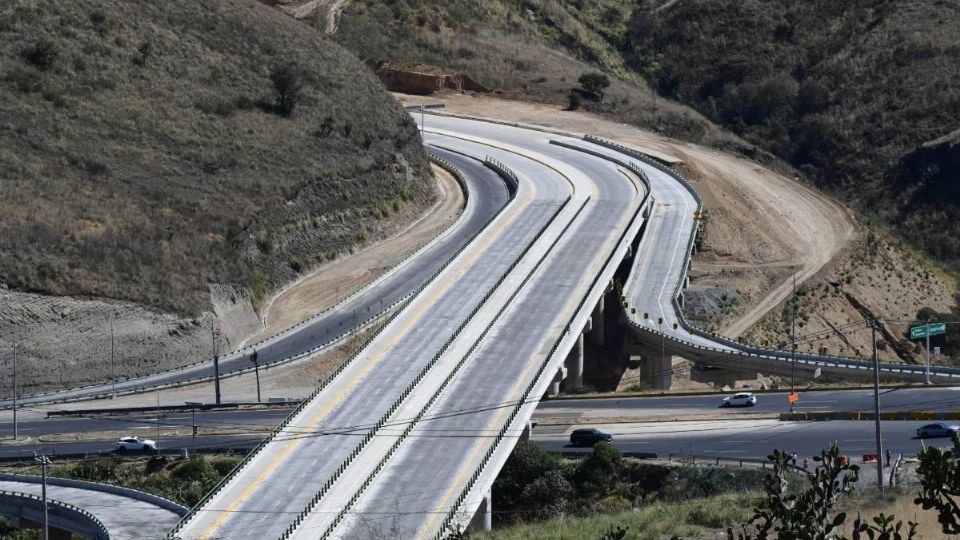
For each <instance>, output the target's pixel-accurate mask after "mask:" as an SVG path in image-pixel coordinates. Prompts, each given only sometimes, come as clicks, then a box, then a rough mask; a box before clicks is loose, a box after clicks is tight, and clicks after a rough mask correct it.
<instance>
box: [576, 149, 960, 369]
mask: <svg viewBox="0 0 960 540" xmlns="http://www.w3.org/2000/svg"><path fill="white" fill-rule="evenodd" d="M584 139H585V140H587V141H589V142H592V143H594V144H598V145H600V146H605V147H607V148H611V149H613V150H616V151H618V152H621V153H623V154H626V155H629V156H631V157H635V158H637V159H638V160H640V161H642V162H644V163H646V164H647V165H650V166H651V167H655V168H657V169H658V170H660V171H662V172H664V173H665V174H668V175H670V176H671V177H673V178H674V179H675V180H677V181H678V182H679V183H680V184H682V185H683V186H684V187H685V188H686V189H687V190H688V191H690V193H691V194H692V195H693V197H694V199H695V200H696V201H697V207H698V210H699V211H700V212H702V210H703V199H702V198H701V196H700V194H699V192H698V191H697V189H696V188H695V187H694V186H693V183H692V182H690V181H689V180H688V179H687V178H685V177H684V176H683V175H682V174H681V173H679V172H678V171H676V170H674V169H673V168H671V167H669V166H667V165H666V164H665V163H663V162H662V161H660V160H658V159H656V158H654V157H653V156H650V155H647V154H644V153H643V152H639V151H637V150H634V149H632V148H628V147H626V146H623V145H621V144H618V143H615V142H612V141H608V140H606V139H603V138H600V137H596V136H593V135H586V136H585V137H584ZM697 229H698V227H697V226H694V227H693V230H692V231H691V234H690V238H689V239H688V241H687V248H686V258H685V260H684V265H683V272H682V273H681V275H680V279H679V280H678V282H677V285H676V287H675V288H674V294H673V300H672V301H673V306H674V309H675V311H676V313H677V319H678V323H679V324H680V325H681V326H682V327H683V329H684V330H686V331H687V332H689V333H691V334H695V335H698V336H700V337H703V338H706V339H709V340H712V341H714V342H717V343H719V344H722V345H726V346H727V347H729V348H732V349H736V350H737V351H738V352H739V353H742V354H746V355H748V356H752V357H756V358H761V359H764V360H778V361H790V359H787V358H785V357H784V355H785V354H790V353H789V352H784V351H779V350H776V349H768V348H763V347H755V346H750V345H745V344H742V343H740V342H738V341H736V340H733V339H730V338H727V337H724V336H720V335H717V334H716V333H713V332H708V331H706V330H703V329H701V328H699V327H697V326H695V325H693V324H691V323H690V322H689V321H688V320H687V319H686V317H685V316H684V312H683V308H682V306H681V305H680V301H679V299H680V296H681V293H682V289H683V283H684V281H685V279H686V275H687V268H688V267H689V264H688V263H689V260H690V257H691V254H692V252H693V246H694V242H695V240H696V235H697ZM626 319H627V321H628V322H629V323H630V324H631V325H632V326H634V327H635V328H637V329H640V330H642V331H644V332H649V333H651V334H653V335H655V336H658V337H661V338H664V339H667V340H671V341H674V342H676V343H679V344H682V345H684V346H687V347H693V348H696V349H701V350H709V351H714V352H720V353H723V352H729V351H726V350H725V349H720V348H712V347H704V346H701V345H696V344H694V343H692V342H688V341H685V340H682V339H680V338H678V337H675V336H672V335H670V334H667V333H664V332H660V331H658V330H656V329H655V328H649V327H646V326H644V325H642V324H639V323H638V322H636V321H635V320H634V319H633V317H630V314H629V313H628V314H627V317H626ZM794 357H795V358H796V361H797V362H799V363H802V364H810V365H815V366H817V367H827V368H848V369H858V370H872V369H873V363H872V362H865V361H862V360H857V359H853V358H845V357H840V356H831V355H814V354H809V353H795V355H794ZM731 358H735V355H734V356H732V357H731ZM881 369H882V370H883V371H885V372H888V373H901V374H903V373H906V374H910V375H920V374H923V373H925V372H926V367H925V366H910V365H906V364H890V363H882V364H881ZM930 372H931V374H933V375H938V376H942V377H951V378H953V377H957V378H960V369H958V368H933V367H931V370H930Z"/></svg>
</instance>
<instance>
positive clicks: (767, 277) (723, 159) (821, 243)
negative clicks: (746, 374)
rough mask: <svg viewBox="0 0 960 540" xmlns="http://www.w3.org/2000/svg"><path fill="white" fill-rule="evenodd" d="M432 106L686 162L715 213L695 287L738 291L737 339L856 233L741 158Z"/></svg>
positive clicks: (579, 115) (526, 116)
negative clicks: (593, 136)
mask: <svg viewBox="0 0 960 540" xmlns="http://www.w3.org/2000/svg"><path fill="white" fill-rule="evenodd" d="M399 99H400V100H401V101H404V102H407V101H409V102H416V101H418V100H419V101H423V98H418V97H415V96H399ZM428 100H429V101H441V102H444V103H445V104H446V106H447V110H448V111H449V112H452V113H462V114H472V115H477V116H484V117H489V118H504V119H510V120H512V121H517V122H525V123H531V124H538V125H542V126H547V127H552V128H556V129H561V130H568V131H571V132H575V133H594V134H597V135H601V136H604V137H609V138H611V139H614V140H617V141H619V142H622V143H625V144H629V145H632V146H635V147H637V148H640V149H649V150H652V151H656V152H661V153H664V154H667V155H673V156H676V157H678V158H680V159H682V160H684V162H685V164H684V165H683V167H684V168H685V172H687V173H689V174H690V177H691V178H692V180H693V181H694V183H695V184H696V185H697V189H698V190H699V191H700V193H701V194H702V195H703V197H704V202H705V205H706V208H707V209H708V212H709V222H708V225H707V228H708V232H707V243H706V246H705V249H704V251H702V252H701V254H700V255H698V256H697V258H696V259H695V260H694V265H693V268H694V272H693V274H692V277H693V282H694V283H695V284H697V285H705V286H709V285H716V286H720V287H724V288H726V289H729V290H736V291H737V292H738V293H739V294H740V295H741V296H742V297H743V298H744V302H743V303H742V304H741V306H740V310H741V311H740V317H739V318H738V319H739V320H743V322H742V323H739V324H734V325H732V326H731V330H732V331H736V332H738V333H740V332H743V330H744V329H746V328H748V327H749V326H751V325H752V324H753V323H754V322H756V320H758V319H759V318H760V317H761V316H762V315H763V314H764V313H765V312H766V311H768V310H770V309H772V308H773V307H774V306H776V305H777V304H778V303H779V302H781V301H782V300H783V299H784V298H786V296H787V295H788V294H789V292H790V290H791V287H792V282H793V278H792V276H793V275H794V274H797V276H798V280H799V281H800V282H802V281H803V280H805V279H807V278H809V277H810V276H812V275H814V274H815V273H817V272H818V271H819V270H820V269H822V268H823V267H824V265H826V264H827V263H828V262H830V261H831V260H832V259H833V258H834V257H835V256H836V255H837V254H838V253H839V252H840V250H842V249H843V248H844V247H845V246H847V245H848V243H849V242H850V240H851V239H852V238H853V235H854V231H855V229H856V225H855V223H854V221H853V219H852V217H851V216H850V215H849V213H848V212H847V211H846V210H845V209H844V208H843V207H842V206H841V205H839V204H838V203H837V202H836V201H834V200H833V199H831V198H829V197H827V196H826V195H823V194H821V193H819V192H817V191H815V190H813V189H810V188H809V187H807V186H805V185H803V184H801V183H799V182H796V181H793V180H791V179H788V178H785V177H784V176H783V175H780V174H778V173H775V172H773V171H770V170H769V169H765V168H763V167H761V166H759V165H757V164H755V163H752V162H750V161H747V160H745V159H743V158H738V157H735V156H731V155H729V154H724V153H721V152H718V151H716V150H712V149H708V148H704V147H700V146H697V145H693V144H689V143H684V142H681V141H676V140H673V139H669V138H666V137H662V136H660V135H656V134H653V133H650V132H648V131H644V130H641V129H639V128H636V127H633V126H628V125H625V124H621V123H617V122H614V121H611V120H608V119H606V118H602V117H599V116H597V115H593V114H589V113H584V112H569V111H559V110H558V109H557V108H556V107H553V106H549V105H541V104H534V103H524V102H518V101H504V100H497V99H491V98H486V97H480V96H467V95H445V96H442V97H439V98H434V97H431V98H429V99H428Z"/></svg>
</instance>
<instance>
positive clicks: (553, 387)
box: [547, 366, 567, 397]
mask: <svg viewBox="0 0 960 540" xmlns="http://www.w3.org/2000/svg"><path fill="white" fill-rule="evenodd" d="M566 378H567V367H566V366H560V369H558V370H557V374H556V375H554V376H553V382H551V383H550V387H549V388H547V396H548V397H557V396H558V395H560V383H561V382H563V380H564V379H566Z"/></svg>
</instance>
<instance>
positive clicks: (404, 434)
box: [281, 158, 586, 540]
mask: <svg viewBox="0 0 960 540" xmlns="http://www.w3.org/2000/svg"><path fill="white" fill-rule="evenodd" d="M488 159H490V158H488ZM501 167H502V168H503V169H504V170H503V172H502V173H501V174H503V175H510V176H512V177H513V178H515V179H516V178H517V176H516V174H515V173H514V172H513V171H512V170H511V169H509V168H506V166H504V165H502V164H500V165H499V166H498V167H495V170H498V171H500V168H501ZM570 200H571V197H570V196H568V197H567V198H566V199H565V200H564V201H563V203H562V204H561V205H560V206H558V207H557V209H556V211H554V213H553V214H552V215H551V217H550V219H549V220H547V222H546V223H545V224H544V225H543V226H542V227H541V228H540V230H539V231H538V232H537V234H536V235H535V236H534V238H533V239H531V240H530V242H529V243H528V244H527V246H526V247H525V248H524V249H523V251H522V252H521V253H520V254H519V255H518V256H517V257H516V258H515V259H514V260H513V262H512V263H511V264H510V266H509V267H508V268H507V269H506V270H505V271H504V272H503V273H501V275H500V276H499V277H498V278H497V280H496V281H495V282H494V284H493V285H492V286H491V287H490V288H489V289H488V290H487V292H486V293H485V294H484V296H483V298H482V299H481V300H480V302H478V303H477V305H476V306H474V308H473V309H472V310H471V312H470V314H469V315H467V318H466V319H465V320H464V321H463V322H462V323H461V324H460V325H458V326H457V328H456V330H455V331H454V333H453V334H452V335H451V336H450V337H449V338H448V339H447V340H446V341H445V342H444V344H443V345H442V346H441V347H440V349H439V350H438V351H437V352H436V353H435V354H434V355H433V357H432V358H431V359H430V361H429V362H428V363H427V365H426V366H424V367H423V368H422V369H421V370H420V372H419V373H418V374H417V376H416V377H415V378H414V380H413V381H412V382H411V383H410V385H409V386H408V387H407V388H405V389H404V390H403V391H402V392H401V393H400V396H399V397H398V398H397V399H396V401H394V402H393V403H392V404H391V406H390V407H389V408H388V409H387V412H386V413H385V414H384V415H383V417H382V418H381V419H380V420H378V421H377V422H376V423H375V424H374V426H373V427H372V428H371V429H370V430H369V431H368V432H367V433H366V434H365V435H364V437H363V438H362V439H361V441H360V443H359V444H358V445H357V447H356V448H355V449H354V450H353V451H352V452H351V453H350V455H349V456H348V457H347V459H346V460H344V462H343V463H341V465H340V466H339V467H338V468H337V469H336V472H335V474H334V475H333V476H332V477H331V478H330V479H329V480H327V482H325V483H324V485H323V486H322V487H321V489H320V490H319V491H318V492H317V493H316V494H314V496H313V497H312V498H311V499H310V502H309V503H308V504H307V506H306V507H305V508H304V509H303V510H301V511H300V512H299V513H298V514H297V517H296V518H295V519H294V522H293V523H292V524H291V525H290V526H289V527H288V528H287V530H286V531H284V533H283V536H281V540H285V539H286V538H289V537H290V536H292V535H293V533H294V532H295V530H296V529H297V527H299V526H300V523H302V522H303V520H305V519H306V518H307V516H308V515H309V514H310V512H311V511H313V509H314V507H316V505H317V504H319V502H320V500H321V499H322V498H323V496H324V495H326V493H327V492H328V491H329V490H330V488H332V487H333V484H334V483H335V482H336V481H337V480H338V479H339V478H340V476H341V475H342V474H343V473H344V472H345V471H346V469H347V467H348V466H349V465H350V463H352V462H353V460H354V459H355V458H356V457H357V456H358V455H359V454H360V452H361V451H362V450H363V448H364V447H365V446H366V445H367V444H368V443H369V441H370V440H372V439H373V437H375V436H376V434H377V432H378V431H379V430H380V429H381V428H382V427H383V426H385V425H388V423H389V421H390V417H391V416H392V415H393V414H394V413H395V412H396V411H397V409H399V408H400V406H401V405H402V404H403V402H404V401H405V400H406V399H407V397H408V396H409V395H410V394H411V393H413V391H414V389H415V388H416V386H417V385H418V384H419V383H420V381H422V380H423V379H424V378H425V377H426V375H427V373H428V372H429V371H430V370H431V369H432V368H433V366H434V365H435V364H436V363H437V362H438V361H439V360H440V358H441V357H442V356H443V354H444V353H446V351H447V349H448V348H449V347H450V345H451V344H452V343H453V342H454V341H455V340H456V339H457V338H458V337H459V336H460V335H461V333H462V332H463V330H464V328H466V326H467V324H468V323H469V322H470V321H471V320H473V318H474V316H475V315H476V314H477V313H478V312H479V311H480V309H482V308H483V307H484V306H485V305H486V304H487V301H488V300H489V299H490V297H491V296H492V295H493V294H494V293H495V292H496V291H497V290H498V289H499V287H500V285H501V284H502V283H503V282H504V280H506V278H507V276H509V275H510V273H511V272H513V270H514V269H515V268H516V267H517V265H518V264H520V262H521V261H522V260H523V258H524V257H525V256H526V255H527V253H528V252H529V251H530V250H531V249H532V248H533V247H534V245H536V243H537V241H538V240H539V239H540V238H541V237H542V236H543V234H544V233H545V232H546V230H547V229H548V228H549V227H550V226H551V225H552V224H553V223H554V221H555V220H556V218H557V217H558V216H559V215H560V213H561V212H562V211H563V209H564V208H566V206H567V205H568V204H569V203H570ZM585 205H586V201H584V204H583V205H581V207H580V210H583V206H585ZM580 210H578V212H577V213H578V214H579V212H580ZM574 219H576V216H574ZM571 222H572V220H571ZM567 226H569V224H568V225H567ZM564 230H566V229H564ZM551 247H552V246H551ZM544 257H546V255H544ZM541 261H542V259H541ZM539 264H540V263H539V262H538V263H537V266H539ZM532 272H533V270H531V273H532ZM526 279H529V274H528V276H527V278H526ZM526 279H524V282H523V283H526ZM521 287H522V285H521ZM515 294H516V293H514V295H515ZM503 309H505V307H504V308H502V309H501V312H502V311H503ZM491 325H492V323H491ZM488 328H489V327H488ZM485 334H486V332H484V335H485ZM480 339H482V335H481V337H480V338H478V339H477V340H476V341H475V342H474V344H473V346H472V347H471V349H470V351H469V352H468V353H467V355H465V356H464V358H466V356H469V354H470V353H472V351H473V349H474V348H475V347H476V345H477V344H479V341H480ZM461 364H462V360H461ZM450 378H452V374H451V375H450V376H449V377H447V379H446V380H445V381H444V382H443V383H442V385H441V389H442V387H445V386H446V384H447V382H449V380H450ZM438 395H439V391H438V392H436V393H434V395H433V397H432V398H431V399H430V400H429V401H428V402H427V404H426V405H425V406H424V407H422V408H421V410H420V412H419V413H418V414H417V415H416V417H415V418H414V420H412V421H410V422H409V423H408V424H407V427H406V429H405V430H404V431H403V432H402V433H401V434H400V436H399V437H397V440H396V441H395V443H394V445H393V446H392V447H391V449H390V450H389V451H388V453H387V455H386V457H385V458H384V459H383V460H381V461H380V462H379V463H378V465H377V467H376V469H375V470H374V472H373V473H372V474H371V475H369V476H368V477H367V478H366V479H365V480H364V482H363V484H362V485H361V487H360V489H358V490H357V491H356V492H354V494H353V496H352V497H351V499H350V500H349V502H348V503H347V504H346V505H344V507H343V509H342V510H341V512H339V513H338V515H337V516H336V517H335V518H334V522H333V525H332V526H331V527H330V528H329V529H328V530H327V531H326V532H325V533H324V534H323V536H321V538H326V537H327V535H328V534H329V533H330V531H331V530H332V529H333V528H334V527H336V525H338V524H339V523H340V521H341V520H342V519H343V516H344V515H345V513H346V511H347V509H348V508H349V507H350V506H351V505H352V504H353V503H354V502H356V500H357V499H358V498H359V497H360V495H361V494H362V493H363V491H364V490H365V489H366V487H367V486H368V485H369V484H370V483H371V482H372V481H373V478H374V476H375V475H376V474H377V473H378V472H379V471H380V470H381V469H382V467H383V466H384V465H385V463H386V461H387V460H388V459H389V458H390V456H392V455H393V453H394V451H395V450H396V448H397V447H398V446H399V445H400V443H401V442H402V441H403V440H404V439H405V438H406V437H407V435H409V433H410V430H411V429H412V428H413V426H414V424H415V423H416V422H417V421H419V419H420V418H421V417H422V416H423V414H424V411H426V409H427V408H429V406H430V405H432V404H433V402H434V400H435V399H436V398H437V396H438Z"/></svg>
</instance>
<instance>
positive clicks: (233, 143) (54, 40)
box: [0, 0, 434, 384]
mask: <svg viewBox="0 0 960 540" xmlns="http://www.w3.org/2000/svg"><path fill="white" fill-rule="evenodd" d="M0 74H2V75H0V118H3V122H2V123H0V183H2V185H3V189H0V283H2V284H6V286H7V287H8V288H7V289H5V290H2V291H0V294H2V295H3V301H2V302H0V309H2V310H3V312H2V313H0V317H2V318H3V321H4V323H3V325H2V326H0V338H3V339H4V340H6V341H20V342H23V343H24V347H23V349H22V350H21V354H22V356H21V358H22V359H24V360H25V362H26V363H25V365H24V374H25V376H26V378H27V380H28V383H30V382H33V383H36V382H38V381H40V380H42V381H44V382H45V383H50V382H51V374H50V373H45V372H44V370H43V369H41V366H43V365H45V364H47V363H49V361H54V362H53V363H54V364H62V363H63V362H66V361H69V362H71V363H72V364H71V365H68V369H67V372H66V373H64V374H63V377H65V378H67V379H72V378H75V377H79V378H80V379H83V380H88V379H89V378H91V377H93V378H96V377H97V375H96V374H93V373H91V372H90V371H89V370H87V369H86V368H87V366H89V365H90V363H91V362H94V360H95V358H96V357H99V358H104V357H108V356H109V346H110V337H109V320H111V319H114V320H116V321H117V323H115V325H114V331H115V334H118V335H116V336H115V337H116V339H117V341H119V342H120V343H121V344H123V345H124V347H123V348H124V350H125V351H126V352H125V353H124V358H127V359H128V361H127V362H124V363H123V365H122V366H121V367H125V368H130V369H132V370H133V371H137V372H139V371H141V370H146V371H149V370H152V369H156V368H157V367H161V366H169V365H171V364H176V363H180V362H186V361H190V360H192V359H193V358H191V356H196V355H198V354H199V353H200V351H201V350H202V351H208V350H209V348H210V347H209V343H210V329H209V325H208V323H209V319H210V318H211V315H210V313H211V310H212V308H213V307H214V306H213V304H214V303H213V302H212V301H211V288H214V289H216V292H217V295H218V297H221V299H220V301H218V302H216V303H217V304H218V305H219V306H220V307H221V309H220V311H223V305H227V307H230V306H231V304H233V303H239V304H240V307H239V308H236V309H233V308H231V309H230V310H229V311H233V312H235V313H240V314H245V315H242V317H247V321H248V323H247V325H249V317H250V313H251V310H250V307H249V305H250V304H251V303H252V304H253V305H256V304H257V303H258V301H260V300H261V299H262V298H263V297H264V296H265V295H266V294H267V293H268V292H269V291H271V290H273V289H275V288H276V287H278V286H280V285H282V284H284V283H286V282H289V281H290V280H292V279H294V278H296V277H297V276H298V275H299V274H300V273H302V272H305V271H306V270H308V269H309V268H310V267H311V266H314V265H317V264H319V263H320V262H323V261H326V260H329V259H332V258H336V257H339V256H340V255H342V254H344V253H348V252H350V251H351V250H352V249H354V248H355V247H356V246H358V245H362V244H365V243H368V242H371V241H374V240H377V239H379V238H382V237H385V236H387V235H389V234H391V233H392V232H395V231H397V230H399V228H401V227H402V226H403V225H404V224H405V223H407V222H409V221H411V220H412V219H413V218H414V216H416V215H418V214H419V213H420V212H422V211H423V209H425V208H427V207H428V206H429V204H430V202H431V201H432V199H433V198H434V192H433V189H432V186H433V181H432V179H431V180H430V181H429V182H428V181H427V179H429V178H430V171H429V167H428V165H427V162H426V160H425V158H424V155H423V152H422V149H421V147H420V142H419V138H418V136H417V133H416V127H415V126H414V124H413V123H412V122H411V120H410V119H409V117H408V116H407V115H406V114H405V113H404V112H403V111H402V109H401V108H400V107H398V106H397V105H396V103H395V102H394V101H393V100H392V99H391V97H390V96H389V95H388V94H387V93H386V92H385V91H384V90H383V88H382V87H381V85H380V84H379V82H378V81H377V80H376V78H375V77H374V76H373V75H372V74H370V73H369V72H368V71H367V70H366V69H365V68H363V66H362V65H361V64H360V63H359V62H358V61H357V59H356V58H355V57H353V56H352V55H351V54H349V53H347V52H346V51H344V50H343V49H341V48H340V47H339V46H337V45H336V44H335V43H333V42H331V41H330V40H329V39H327V38H326V37H325V36H324V35H323V33H322V32H320V31H318V30H315V29H313V28H311V27H309V26H308V25H305V24H302V23H300V22H298V21H296V20H293V19H292V18H290V17H288V16H286V15H284V14H282V13H280V12H278V11H277V10H275V9H272V8H270V7H269V6H265V5H262V4H261V3H259V2H257V1H255V0H234V1H221V0H206V1H201V2H127V1H121V0H104V1H97V2H94V1H91V0H67V1H60V0H56V1H55V0H41V1H27V0H14V1H12V2H7V3H4V5H3V6H2V7H0ZM281 98H283V99H281ZM214 285H215V286H214ZM212 286H214V287H212ZM224 291H226V292H224ZM28 292H29V293H38V294H40V295H56V296H70V297H73V299H69V298H47V297H35V296H32V295H26V294H25V293H28ZM86 298H96V299H102V300H95V301H92V303H89V302H88V301H87V300H84V299H86ZM244 304H245V305H246V306H247V307H245V308H244V307H243V305H244ZM74 315H75V316H76V318H77V320H78V321H81V324H80V326H71V325H70V323H69V321H70V320H72V318H73V317H74ZM240 326H241V327H242V326H244V325H243V324H241V325H240ZM64 328H66V329H67V330H66V331H61V330H62V329H64ZM225 330H226V332H227V334H228V337H232V336H229V334H231V333H238V332H240V331H241V330H242V328H238V329H236V332H231V329H230V328H227V329H225ZM94 342H96V345H95V346H88V345H91V343H94ZM173 342H177V343H180V342H184V343H186V345H184V346H183V347H180V346H179V345H177V346H165V345H164V343H173ZM150 343H153V345H155V346H148V345H145V344H150ZM204 345H205V346H204ZM4 347H5V349H4V351H6V344H4ZM201 347H202V348H201ZM223 347H225V348H226V347H229V345H228V344H227V343H224V344H223ZM4 354H5V355H6V352H4ZM205 354H206V352H205V353H204V354H203V355H205ZM203 355H200V356H203ZM91 357H94V358H91ZM132 357H135V359H134V358H132ZM96 361H97V362H101V361H102V360H96ZM34 364H36V365H34ZM133 364H137V365H139V367H138V368H136V369H134V368H132V367H131V366H132V365H133ZM61 371H63V368H61ZM125 371H126V369H125ZM34 372H36V373H34ZM31 374H34V375H36V376H35V377H34V376H32V375H31ZM125 374H131V373H129V372H127V373H125ZM100 375H102V373H101V374H100ZM53 379H55V380H56V382H57V383H58V384H59V376H57V377H53Z"/></svg>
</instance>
